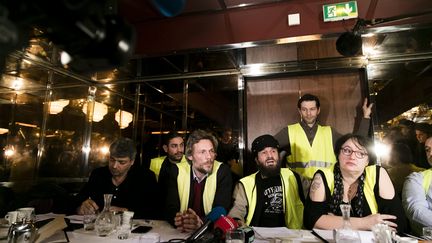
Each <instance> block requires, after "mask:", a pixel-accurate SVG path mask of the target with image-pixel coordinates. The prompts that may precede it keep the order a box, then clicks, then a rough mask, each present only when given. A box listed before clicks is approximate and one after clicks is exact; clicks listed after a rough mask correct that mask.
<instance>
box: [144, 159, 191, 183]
mask: <svg viewBox="0 0 432 243" xmlns="http://www.w3.org/2000/svg"><path fill="white" fill-rule="evenodd" d="M165 158H166V156H161V157H156V158H153V159H151V160H150V170H151V171H153V172H154V173H155V175H156V180H159V173H160V170H161V167H162V164H163V162H164V160H165ZM179 163H188V162H187V160H186V157H185V156H183V158H182V159H181V161H180V162H179Z"/></svg>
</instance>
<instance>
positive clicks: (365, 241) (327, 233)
mask: <svg viewBox="0 0 432 243" xmlns="http://www.w3.org/2000/svg"><path fill="white" fill-rule="evenodd" d="M314 231H315V232H316V233H317V234H319V235H320V236H321V237H322V238H324V239H326V240H327V241H329V242H335V240H334V239H333V230H321V229H314ZM358 232H359V234H360V239H361V242H362V243H372V242H374V235H373V233H372V231H363V230H359V231H358Z"/></svg>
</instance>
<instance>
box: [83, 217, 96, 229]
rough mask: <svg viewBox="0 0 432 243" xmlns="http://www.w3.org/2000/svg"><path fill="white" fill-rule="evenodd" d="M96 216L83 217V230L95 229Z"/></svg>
mask: <svg viewBox="0 0 432 243" xmlns="http://www.w3.org/2000/svg"><path fill="white" fill-rule="evenodd" d="M95 221H96V214H85V215H84V216H83V224H84V230H94V229H95Z"/></svg>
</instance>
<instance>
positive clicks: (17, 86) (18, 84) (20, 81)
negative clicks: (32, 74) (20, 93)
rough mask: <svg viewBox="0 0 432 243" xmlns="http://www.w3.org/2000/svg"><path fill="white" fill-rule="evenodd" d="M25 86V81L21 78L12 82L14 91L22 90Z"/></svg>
mask: <svg viewBox="0 0 432 243" xmlns="http://www.w3.org/2000/svg"><path fill="white" fill-rule="evenodd" d="M23 85H24V81H23V79H22V78H20V77H16V78H15V80H14V81H13V82H12V89H14V90H20V89H21V88H22V87H23Z"/></svg>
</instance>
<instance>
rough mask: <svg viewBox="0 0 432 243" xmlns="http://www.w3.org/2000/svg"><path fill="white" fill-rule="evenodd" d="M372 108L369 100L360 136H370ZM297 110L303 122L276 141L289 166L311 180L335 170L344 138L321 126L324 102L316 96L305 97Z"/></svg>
mask: <svg viewBox="0 0 432 243" xmlns="http://www.w3.org/2000/svg"><path fill="white" fill-rule="evenodd" d="M372 105H373V104H370V105H368V104H367V99H365V101H364V103H363V107H362V109H363V119H362V121H361V123H360V127H359V130H358V132H357V133H358V134H360V135H363V136H367V133H368V130H369V123H370V115H371V112H372ZM297 108H298V112H299V114H300V118H301V121H300V122H298V123H296V124H292V125H288V126H287V127H285V128H283V129H282V130H281V131H279V132H278V133H277V134H276V135H275V138H276V139H277V140H278V141H279V144H280V146H281V150H282V151H285V152H286V153H287V166H288V167H289V168H291V169H292V170H293V171H295V172H297V173H298V174H299V175H300V176H302V177H304V178H306V179H307V180H311V179H312V177H313V176H314V174H315V172H316V171H317V170H318V169H320V168H328V167H332V166H333V165H334V164H335V163H336V157H335V155H334V152H333V151H334V150H333V149H334V143H335V141H337V139H338V138H339V137H340V136H341V135H340V134H339V133H337V132H336V131H335V129H333V128H332V127H330V126H322V125H320V124H318V121H317V119H318V115H319V114H320V101H319V99H318V97H316V96H315V95H311V94H305V95H303V96H302V97H301V98H300V99H299V101H298V102H297ZM306 185H307V184H306ZM305 189H307V188H305Z"/></svg>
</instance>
